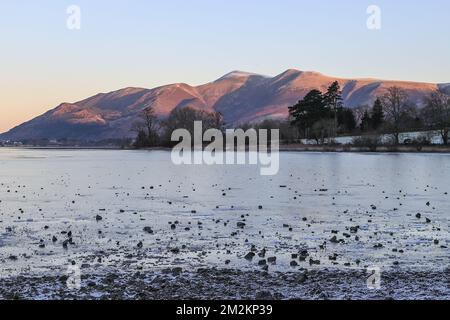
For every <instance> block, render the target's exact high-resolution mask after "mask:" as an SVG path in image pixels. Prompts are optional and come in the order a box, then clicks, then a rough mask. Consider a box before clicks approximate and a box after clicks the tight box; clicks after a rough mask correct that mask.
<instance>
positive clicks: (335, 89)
mask: <svg viewBox="0 0 450 320" xmlns="http://www.w3.org/2000/svg"><path fill="white" fill-rule="evenodd" d="M323 101H324V104H325V107H326V108H329V109H330V110H331V112H332V114H333V117H334V128H333V132H334V134H335V135H336V134H337V126H338V111H339V109H340V108H342V91H341V88H340V86H339V83H338V82H337V81H335V82H333V83H332V84H331V85H330V86H329V87H328V90H327V92H326V93H325V94H324V96H323Z"/></svg>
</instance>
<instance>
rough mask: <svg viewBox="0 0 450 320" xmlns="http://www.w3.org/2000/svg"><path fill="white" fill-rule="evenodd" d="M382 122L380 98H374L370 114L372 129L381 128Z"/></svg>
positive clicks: (382, 114) (382, 113)
mask: <svg viewBox="0 0 450 320" xmlns="http://www.w3.org/2000/svg"><path fill="white" fill-rule="evenodd" d="M383 122H384V112H383V105H382V104H381V100H380V99H377V100H375V103H374V104H373V109H372V116H371V124H372V128H373V129H374V130H378V129H379V128H381V126H382V124H383Z"/></svg>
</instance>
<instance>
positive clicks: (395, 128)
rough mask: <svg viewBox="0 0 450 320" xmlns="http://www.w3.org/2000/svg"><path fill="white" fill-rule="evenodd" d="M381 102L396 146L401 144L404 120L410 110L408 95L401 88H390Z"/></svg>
mask: <svg viewBox="0 0 450 320" xmlns="http://www.w3.org/2000/svg"><path fill="white" fill-rule="evenodd" d="M380 100H381V104H382V105H383V110H384V112H385V113H386V120H387V122H388V125H389V127H390V131H391V134H392V135H393V137H394V141H395V144H399V142H400V139H399V136H400V133H401V132H402V130H403V129H405V123H404V120H405V118H406V116H407V115H408V111H409V110H410V105H409V102H408V94H407V93H406V91H405V90H403V89H401V88H399V87H390V88H388V89H387V92H386V94H385V95H383V96H382V97H381V99H380Z"/></svg>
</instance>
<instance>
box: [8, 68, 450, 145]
mask: <svg viewBox="0 0 450 320" xmlns="http://www.w3.org/2000/svg"><path fill="white" fill-rule="evenodd" d="M334 81H338V82H339V84H340V86H341V89H342V95H343V99H344V105H345V106H346V107H350V108H354V107H358V106H362V105H371V104H372V103H373V102H374V101H375V99H376V98H377V97H378V96H380V95H382V94H384V93H385V91H386V89H387V88H389V87H392V86H398V87H400V88H402V89H404V90H405V91H406V92H407V93H408V95H409V98H410V100H411V102H413V103H416V104H417V105H418V106H422V105H423V102H424V98H425V96H426V95H428V94H429V93H430V92H431V91H433V90H441V91H443V92H446V93H448V94H450V84H432V83H419V82H407V81H387V80H378V79H341V78H335V77H329V76H326V75H323V74H321V73H318V72H309V71H300V70H295V69H290V70H287V71H285V72H283V73H281V74H279V75H277V76H275V77H267V76H263V75H259V74H254V73H248V72H241V71H233V72H231V73H228V74H226V75H225V76H223V77H221V78H219V79H217V80H216V81H214V82H210V83H207V84H204V85H200V86H190V85H188V84H185V83H177V84H171V85H166V86H162V87H157V88H153V89H145V88H131V87H130V88H124V89H120V90H117V91H113V92H109V93H99V94H97V95H95V96H93V97H90V98H87V99H85V100H82V101H79V102H75V103H62V104H60V105H59V106H57V107H56V108H54V109H52V110H50V111H48V112H46V113H44V114H43V115H40V116H38V117H36V118H34V119H32V120H30V121H28V122H25V123H23V124H21V125H19V126H17V127H15V128H13V129H11V130H10V131H8V132H6V133H3V134H1V135H0V140H14V141H21V140H26V139H42V138H47V139H63V138H67V139H74V140H90V141H99V140H105V139H121V138H127V137H133V136H134V135H135V133H133V132H132V130H131V127H132V125H133V124H134V123H135V122H136V121H137V119H138V117H139V114H140V113H141V111H142V110H143V109H145V108H147V107H152V108H153V109H154V111H155V113H156V115H158V116H159V117H161V118H164V117H167V116H168V115H169V114H170V112H171V111H172V110H174V109H176V108H184V107H188V106H189V107H192V108H196V109H202V110H205V111H217V112H220V113H222V114H223V116H224V118H225V122H226V123H227V124H228V125H230V126H237V125H239V124H240V123H244V122H255V121H260V120H263V119H266V118H276V119H282V118H286V117H287V116H288V106H291V105H293V104H295V103H296V102H297V101H298V100H300V99H302V98H303V97H304V96H305V94H306V93H308V92H309V91H310V90H312V89H319V90H321V91H326V89H327V88H328V86H329V85H330V84H331V83H332V82H334Z"/></svg>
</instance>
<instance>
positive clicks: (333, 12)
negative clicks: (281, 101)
mask: <svg viewBox="0 0 450 320" xmlns="http://www.w3.org/2000/svg"><path fill="white" fill-rule="evenodd" d="M71 5H76V6H78V7H79V8H80V27H81V28H80V29H79V30H78V29H75V30H71V29H69V28H68V27H67V20H68V18H71V17H73V16H71V15H70V14H68V13H67V8H68V7H69V6H71ZM370 5H376V6H378V7H379V8H380V10H381V11H380V13H381V15H380V17H381V28H380V29H379V30H370V29H368V27H367V20H368V18H369V17H370V14H368V13H367V8H368V7H369V6H370ZM449 12H450V1H448V0H428V1H425V0H423V1H419V0H414V1H411V0H395V1H392V0H370V1H366V0H340V1H336V0H315V1H311V0H308V1H306V0H305V1H303V0H271V1H268V0H72V1H66V0H58V1H56V0H39V1H36V0H0V132H4V131H7V130H8V129H10V128H12V127H13V126H15V125H18V124H20V123H22V122H24V121H27V120H30V119H32V118H33V117H35V116H37V115H40V114H42V113H44V112H45V111H47V110H49V109H52V108H54V107H56V106H57V105H59V104H60V103H62V102H76V101H79V100H82V99H84V98H87V97H89V96H92V95H94V94H96V93H99V92H109V91H113V90H117V89H120V88H124V87H130V86H133V87H145V88H152V87H156V86H160V85H165V84H169V83H175V82H185V83H189V84H191V85H197V84H201V83H207V82H210V81H213V80H215V79H217V78H219V77H220V76H222V75H224V74H226V73H228V72H230V71H233V70H243V71H249V72H255V73H260V74H264V75H271V76H275V75H277V74H279V73H281V72H283V71H284V70H286V69H290V68H296V69H300V70H305V71H318V72H321V73H324V74H326V75H330V76H337V77H345V78H355V77H357V78H360V77H372V78H373V77H374V78H382V79H393V80H411V81H421V82H433V83H447V82H450V59H449V57H450V40H449V35H450V19H448V13H449Z"/></svg>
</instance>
